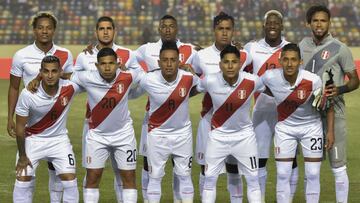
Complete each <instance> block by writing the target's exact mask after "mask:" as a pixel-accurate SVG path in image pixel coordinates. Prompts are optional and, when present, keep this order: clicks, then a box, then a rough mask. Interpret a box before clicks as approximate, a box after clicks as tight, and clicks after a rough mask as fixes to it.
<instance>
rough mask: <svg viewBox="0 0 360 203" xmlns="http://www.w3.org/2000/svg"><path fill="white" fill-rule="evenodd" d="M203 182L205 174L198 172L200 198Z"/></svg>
mask: <svg viewBox="0 0 360 203" xmlns="http://www.w3.org/2000/svg"><path fill="white" fill-rule="evenodd" d="M204 183H205V176H204V175H203V174H202V173H201V172H200V175H199V193H200V199H201V198H202V193H203V191H204Z"/></svg>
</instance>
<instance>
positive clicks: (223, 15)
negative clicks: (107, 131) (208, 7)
mask: <svg viewBox="0 0 360 203" xmlns="http://www.w3.org/2000/svg"><path fill="white" fill-rule="evenodd" d="M223 20H230V21H231V23H232V25H233V27H234V26H235V21H234V17H232V16H230V15H228V14H227V13H225V12H223V11H221V12H220V13H219V15H217V16H215V17H214V19H213V28H214V29H215V27H216V26H217V25H219V24H220V23H221V21H223Z"/></svg>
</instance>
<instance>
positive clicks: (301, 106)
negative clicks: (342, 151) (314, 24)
mask: <svg viewBox="0 0 360 203" xmlns="http://www.w3.org/2000/svg"><path fill="white" fill-rule="evenodd" d="M261 79H262V81H263V83H264V84H265V85H266V86H267V87H268V88H269V89H270V91H271V92H272V94H273V96H274V98H275V102H276V105H277V112H278V122H277V124H276V126H275V142H274V143H275V157H276V158H293V157H295V153H296V147H297V141H298V140H299V141H300V144H301V145H302V151H303V154H304V157H311V158H320V157H322V136H323V133H322V132H323V131H322V123H321V119H320V113H319V112H318V111H316V110H315V109H314V108H313V107H312V101H313V97H312V95H313V92H314V91H315V90H317V89H319V88H321V87H322V82H321V79H320V77H319V76H317V75H316V74H313V73H310V72H308V71H305V70H302V69H300V70H299V73H298V76H297V79H296V82H295V84H294V85H293V86H291V85H290V83H289V82H287V80H285V78H284V76H283V70H282V69H275V70H271V71H267V72H266V73H265V74H264V75H263V76H262V77H261Z"/></svg>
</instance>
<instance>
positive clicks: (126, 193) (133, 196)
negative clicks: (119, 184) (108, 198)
mask: <svg viewBox="0 0 360 203" xmlns="http://www.w3.org/2000/svg"><path fill="white" fill-rule="evenodd" d="M122 199H123V201H124V203H137V190H136V189H123V196H122Z"/></svg>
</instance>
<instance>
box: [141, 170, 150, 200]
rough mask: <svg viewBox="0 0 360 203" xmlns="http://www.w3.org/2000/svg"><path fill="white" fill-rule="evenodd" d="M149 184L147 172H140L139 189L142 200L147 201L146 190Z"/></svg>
mask: <svg viewBox="0 0 360 203" xmlns="http://www.w3.org/2000/svg"><path fill="white" fill-rule="evenodd" d="M148 184H149V172H148V171H146V170H145V169H142V171H141V187H142V196H143V199H144V200H147V199H148V197H147V188H148Z"/></svg>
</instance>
